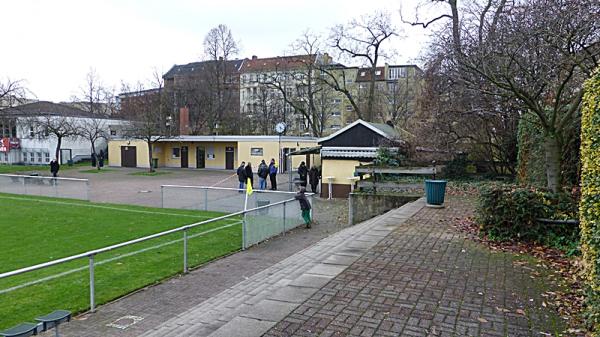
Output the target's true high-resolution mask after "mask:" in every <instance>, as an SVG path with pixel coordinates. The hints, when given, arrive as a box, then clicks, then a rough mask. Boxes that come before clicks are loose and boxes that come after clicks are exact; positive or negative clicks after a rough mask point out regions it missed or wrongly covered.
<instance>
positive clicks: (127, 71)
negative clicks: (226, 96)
mask: <svg viewBox="0 0 600 337" xmlns="http://www.w3.org/2000/svg"><path fill="white" fill-rule="evenodd" d="M418 1H419V0H371V1H364V0H361V1H350V0H345V1H344V0H329V1H323V0H301V1H285V0H278V1H277V0H254V1H243V0H226V1H206V2H205V1H200V0H169V1H158V0H146V1H141V0H102V1H101V0H52V1H47V0H3V1H2V11H1V12H0V22H2V26H3V27H5V30H4V33H3V36H2V51H1V52H0V81H6V80H7V79H11V80H22V81H23V82H22V83H23V85H24V86H25V87H26V88H27V89H28V90H29V91H30V92H31V93H32V95H31V96H33V97H34V98H36V99H39V100H49V101H54V102H60V101H69V100H71V99H72V98H73V97H74V96H77V95H80V93H81V89H80V88H81V87H82V86H83V85H84V83H85V78H86V74H87V73H89V72H90V70H92V69H93V70H94V71H95V72H96V74H97V75H98V76H99V78H100V80H101V83H102V84H103V85H104V86H106V87H112V88H114V90H116V91H117V92H118V91H119V89H120V87H121V83H122V82H125V83H129V84H135V83H138V82H142V83H146V86H148V83H150V81H151V80H152V76H153V73H155V72H159V73H161V74H162V73H165V72H167V71H168V70H169V69H170V68H171V67H172V66H173V65H174V64H185V63H189V62H195V61H199V60H201V59H202V57H203V48H202V42H203V40H204V36H205V35H206V33H207V32H208V31H209V30H210V29H211V28H213V27H215V26H217V25H219V24H225V25H227V26H228V27H229V28H230V29H231V30H232V32H233V35H234V38H235V39H236V40H238V41H240V45H241V51H240V53H239V55H238V57H240V58H244V57H252V55H257V56H258V57H272V56H279V55H285V54H287V53H289V50H290V48H289V45H290V44H291V43H292V42H293V41H294V40H295V39H297V38H299V37H300V36H301V34H302V33H303V32H305V31H306V30H307V29H310V30H311V31H313V32H316V33H320V34H322V35H324V36H326V35H328V32H329V28H330V27H332V26H333V25H336V24H344V23H347V22H348V21H349V20H351V19H353V18H356V17H359V16H361V15H364V14H370V13H373V12H374V11H376V10H380V11H381V10H384V11H389V12H390V13H391V15H392V20H393V22H394V24H395V25H396V26H397V27H399V28H400V30H401V34H400V35H402V37H400V38H395V39H394V40H393V41H391V42H390V43H389V44H388V46H387V47H388V48H390V47H391V48H393V49H395V50H396V52H397V53H396V55H395V56H394V58H393V59H390V60H387V62H388V63H390V64H406V63H414V64H420V62H419V55H420V51H421V50H422V49H423V48H424V47H425V44H426V42H427V35H428V34H429V32H428V31H426V30H424V29H422V28H419V27H411V26H408V25H403V24H402V22H401V20H400V14H399V11H400V9H401V8H402V11H403V13H404V14H405V15H408V16H410V15H414V14H413V13H414V8H415V6H416V5H417V2H418ZM6 28H8V29H6Z"/></svg>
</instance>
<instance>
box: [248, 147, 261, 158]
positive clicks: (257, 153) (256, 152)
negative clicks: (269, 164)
mask: <svg viewBox="0 0 600 337" xmlns="http://www.w3.org/2000/svg"><path fill="white" fill-rule="evenodd" d="M250 155H251V156H262V155H263V148H262V147H253V148H250Z"/></svg>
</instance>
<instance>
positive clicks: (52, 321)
mask: <svg viewBox="0 0 600 337" xmlns="http://www.w3.org/2000/svg"><path fill="white" fill-rule="evenodd" d="M35 320H36V321H38V322H40V323H41V324H42V331H46V330H49V329H52V328H54V335H55V336H56V337H59V333H58V326H59V325H60V324H61V323H65V322H68V321H70V320H71V312H70V311H67V310H55V311H53V312H51V313H49V314H48V315H46V316H42V317H37V318H36V319H35Z"/></svg>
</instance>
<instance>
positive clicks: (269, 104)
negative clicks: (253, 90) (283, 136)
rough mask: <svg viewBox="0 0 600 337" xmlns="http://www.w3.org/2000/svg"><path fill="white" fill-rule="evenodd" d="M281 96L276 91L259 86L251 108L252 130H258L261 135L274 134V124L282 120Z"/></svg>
mask: <svg viewBox="0 0 600 337" xmlns="http://www.w3.org/2000/svg"><path fill="white" fill-rule="evenodd" d="M282 103H283V104H285V102H282V99H281V95H280V94H279V92H278V91H277V90H276V89H273V88H269V87H267V86H260V87H258V90H257V99H256V101H255V103H254V105H253V106H252V114H253V117H254V118H252V121H253V122H254V123H255V124H256V125H253V127H252V128H253V129H254V130H259V131H260V134H262V135H270V134H274V132H275V131H274V129H275V123H276V122H277V121H280V120H283V104H282Z"/></svg>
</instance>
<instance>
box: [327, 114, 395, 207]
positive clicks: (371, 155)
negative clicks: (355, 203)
mask: <svg viewBox="0 0 600 337" xmlns="http://www.w3.org/2000/svg"><path fill="white" fill-rule="evenodd" d="M399 138H400V133H399V132H398V131H397V130H396V129H394V127H393V126H390V125H388V124H379V123H370V122H365V121H363V120H360V119H359V120H357V121H355V122H354V123H352V124H349V125H347V126H346V127H344V128H342V129H340V130H338V131H337V132H335V133H333V134H331V135H330V136H328V137H325V138H321V139H319V140H318V144H319V146H320V147H321V150H320V152H321V166H322V167H321V177H322V179H321V196H322V197H327V196H328V193H329V187H328V184H329V181H331V183H332V196H333V197H334V198H346V197H348V194H349V193H350V191H351V187H352V185H353V184H354V183H355V182H356V178H355V173H354V171H355V167H356V166H359V165H365V164H369V163H372V162H373V160H374V159H375V158H376V157H377V150H378V149H379V147H380V146H381V145H384V144H387V145H389V144H393V143H397V142H401V140H400V139H399Z"/></svg>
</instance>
